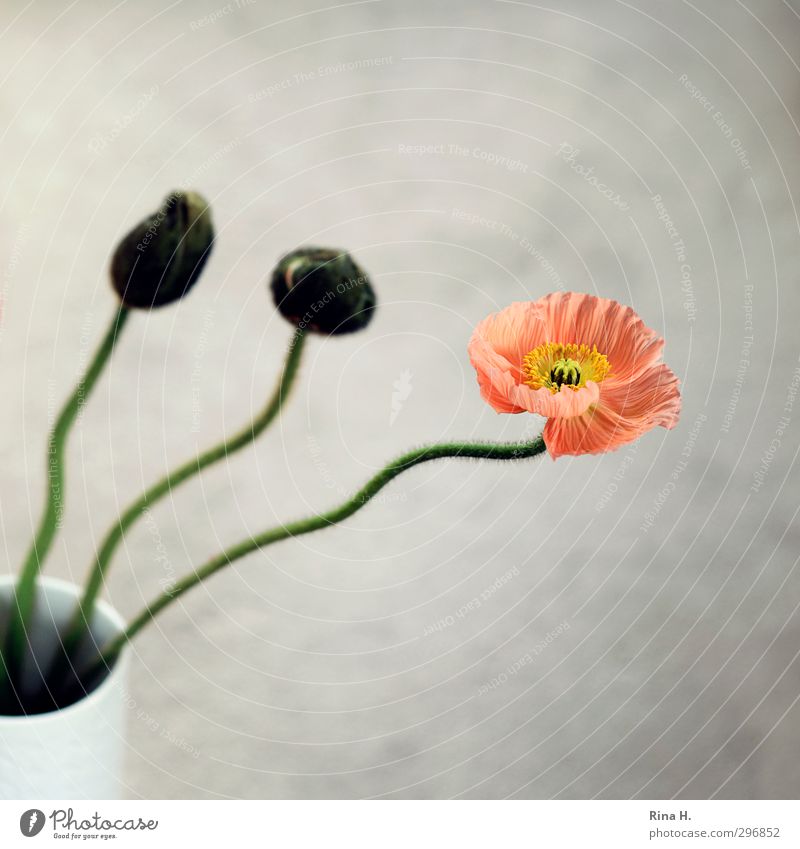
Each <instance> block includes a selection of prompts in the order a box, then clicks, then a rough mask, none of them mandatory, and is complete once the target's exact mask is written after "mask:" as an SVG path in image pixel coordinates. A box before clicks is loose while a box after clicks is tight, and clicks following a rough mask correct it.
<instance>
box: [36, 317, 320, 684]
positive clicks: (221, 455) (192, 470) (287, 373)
mask: <svg viewBox="0 0 800 849" xmlns="http://www.w3.org/2000/svg"><path fill="white" fill-rule="evenodd" d="M305 339H306V333H305V331H303V330H302V329H300V328H298V329H297V330H295V332H294V334H293V336H292V340H291V342H290V344H289V349H288V351H287V352H286V360H285V362H284V366H283V370H282V372H281V376H280V378H279V380H278V384H277V386H276V387H275V390H274V392H273V394H272V397H271V398H270V399H269V401H268V402H267V404H266V406H265V407H264V408H263V409H262V410H261V412H260V413H259V414H258V415H257V416H256V417H255V418H254V419H253V420H252V421H251V422H250V423H249V424H247V425H246V426H245V427H243V428H242V429H241V430H240V431H238V433H235V434H234V435H233V436H230V437H228V438H227V439H224V440H223V441H222V442H220V443H219V444H218V445H215V446H214V447H213V448H209V449H208V450H207V451H204V452H203V453H202V454H200V455H198V456H197V457H195V458H194V459H193V460H189V461H188V462H186V463H184V464H183V465H182V466H179V467H178V468H177V469H174V470H173V471H171V472H168V473H167V474H166V475H165V476H164V477H163V478H161V480H159V481H157V482H156V483H154V484H153V485H152V486H151V487H149V488H148V489H146V490H145V491H144V492H143V493H142V494H141V495H140V496H139V497H138V498H137V499H136V500H135V501H134V502H133V503H131V504H130V505H129V506H128V508H127V509H126V510H125V511H124V512H123V513H122V514H121V515H120V516H119V518H118V520H117V521H116V522H115V523H114V524H113V525H112V526H111V528H110V529H109V530H108V532H107V533H106V535H105V537H104V538H103V542H102V543H101V545H100V548H99V549H98V551H97V554H96V556H95V561H94V566H93V568H92V572H91V574H90V576H89V580H88V582H87V584H86V588H85V590H84V594H83V597H82V598H81V600H80V602H79V603H78V606H77V607H76V609H75V612H74V614H73V615H72V618H71V619H70V624H69V626H68V628H67V630H66V632H65V636H64V639H63V641H62V645H63V653H59V656H60V658H61V661H62V665H63V666H66V664H67V662H69V660H70V658H71V657H72V655H73V654H74V652H75V650H76V649H77V647H78V645H79V644H80V643H81V640H82V638H83V637H84V635H85V634H86V633H87V631H88V627H89V624H88V623H89V622H91V619H92V612H93V610H94V606H95V603H96V601H97V597H98V595H99V594H100V590H101V589H102V586H103V581H104V579H105V576H106V574H107V572H108V569H109V567H110V566H111V561H112V558H113V556H114V553H115V551H116V549H117V546H119V544H120V543H121V542H122V539H123V537H124V536H125V534H126V533H127V531H128V530H129V529H130V527H131V526H132V525H133V524H134V523H135V522H136V521H137V519H139V517H141V516H142V515H143V514H144V513H145V512H146V511H147V510H149V509H150V508H151V507H152V506H153V505H154V504H155V503H156V502H158V501H160V500H161V499H162V498H164V496H166V495H167V494H168V493H170V492H171V491H172V490H173V489H175V488H176V487H177V486H179V485H180V484H182V483H184V482H185V481H187V480H189V479H190V478H192V477H194V476H195V475H198V474H200V472H202V471H203V469H206V468H208V467H209V466H212V465H213V464H214V463H217V462H219V461H220V460H224V459H225V458H226V457H229V456H230V455H231V454H234V453H236V452H237V451H239V450H241V449H242V448H244V447H245V446H247V445H249V444H250V443H252V442H253V441H254V440H255V439H256V437H257V436H259V435H260V434H261V433H263V432H264V430H266V428H267V427H268V425H269V424H270V423H271V422H272V421H273V419H274V418H275V417H276V416H277V415H278V413H279V412H280V410H281V407H282V406H283V403H284V402H285V401H286V399H287V397H288V395H289V391H290V389H291V388H292V384H293V383H294V379H295V377H296V376H297V372H298V368H299V365H300V358H301V355H302V352H303V344H304V342H305ZM54 671H55V670H54ZM48 679H49V680H50V681H53V682H54V683H55V682H56V679H55V678H51V677H50V676H48Z"/></svg>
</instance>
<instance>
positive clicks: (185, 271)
mask: <svg viewBox="0 0 800 849" xmlns="http://www.w3.org/2000/svg"><path fill="white" fill-rule="evenodd" d="M213 245H214V225H213V224H212V223H211V210H210V208H209V206H208V203H206V200H205V199H204V198H203V197H202V196H201V195H199V194H197V193H196V192H183V191H175V192H172V193H171V194H169V195H167V197H166V198H165V200H164V203H163V204H161V207H160V209H158V211H157V212H154V213H153V214H152V215H150V216H148V217H147V218H145V219H144V221H141V222H140V223H139V224H137V225H136V227H134V228H133V230H131V231H130V233H128V235H127V236H125V237H124V238H123V240H122V241H121V242H120V243H119V245H118V246H117V249H116V251H114V256H113V258H112V260H111V284H112V285H113V287H114V289H115V290H116V292H117V294H118V295H119V296H120V298H121V299H122V302H123V303H124V304H125V306H128V307H140V308H143V309H149V308H150V307H160V306H163V305H164V304H169V303H172V301H177V300H180V298H182V297H183V296H184V295H185V294H186V293H187V292H188V291H189V289H191V288H192V286H193V285H194V284H195V283H196V282H197V278H198V277H199V276H200V272H201V271H202V270H203V266H204V265H205V264H206V260H207V259H208V256H209V254H210V253H211V248H212V247H213Z"/></svg>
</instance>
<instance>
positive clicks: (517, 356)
mask: <svg viewBox="0 0 800 849" xmlns="http://www.w3.org/2000/svg"><path fill="white" fill-rule="evenodd" d="M663 347H664V340H663V339H661V338H660V337H659V336H658V335H657V334H656V333H655V332H654V331H653V330H651V329H650V328H649V327H647V326H646V325H645V324H644V322H643V321H642V320H641V318H639V316H638V315H637V314H636V313H635V312H634V311H633V310H632V309H631V308H630V307H626V306H623V305H622V304H618V303H617V302H616V301H611V300H608V299H606V298H596V297H594V296H593V295H584V294H579V293H577V292H554V293H552V294H550V295H547V296H546V297H544V298H541V299H540V300H538V301H525V302H518V303H513V304H511V305H510V306H508V307H506V308H505V309H504V310H501V311H500V312H498V313H494V314H493V315H490V316H488V317H487V318H485V319H484V320H483V321H482V322H481V323H480V324H479V325H478V326H477V327H476V328H475V332H474V333H473V334H472V339H471V340H470V343H469V349H468V350H469V357H470V360H471V361H472V365H473V366H475V369H476V371H477V372H478V384H479V385H480V389H481V395H482V396H483V398H484V400H485V401H487V402H488V403H489V404H490V405H491V406H492V407H493V408H494V409H495V410H496V411H497V412H498V413H538V414H539V415H541V416H544V417H545V418H546V419H547V424H546V425H545V428H544V434H543V435H544V441H545V445H546V446H547V450H548V451H549V452H550V455H551V456H552V457H553V458H554V459H555V458H556V457H560V456H561V455H563V454H601V453H603V452H605V451H613V450H615V449H616V448H619V447H620V446H621V445H626V444H627V443H629V442H633V441H634V440H635V439H637V438H638V437H640V436H641V435H642V434H643V433H646V432H647V431H648V430H650V429H651V428H654V427H656V425H661V426H662V427H666V428H672V427H675V425H676V424H677V423H678V417H679V415H680V408H681V397H680V393H679V391H678V378H677V377H675V375H674V374H673V373H672V372H671V371H670V369H669V368H668V367H667V366H666V365H665V364H664V363H663V362H661V352H662V349H663Z"/></svg>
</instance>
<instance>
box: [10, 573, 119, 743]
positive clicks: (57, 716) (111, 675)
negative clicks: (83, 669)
mask: <svg viewBox="0 0 800 849" xmlns="http://www.w3.org/2000/svg"><path fill="white" fill-rule="evenodd" d="M16 583H17V577H16V576H15V575H0V593H2V592H3V590H5V589H7V588H9V587H11V588H13V587H14V586H15V585H16ZM36 585H37V587H40V586H45V587H47V588H48V589H50V590H55V591H56V592H61V593H65V594H67V595H71V596H73V597H74V598H75V599H77V598H79V597H80V593H81V587H80V586H79V585H78V584H73V583H72V582H71V581H66V580H64V579H63V578H53V577H51V576H49V575H42V576H40V577H39V578H37V580H36ZM95 611H96V613H97V615H98V616H100V617H101V618H102V619H104V620H105V621H106V623H107V624H109V625H111V627H112V628H113V629H114V631H116V632H117V633H122V632H123V631H124V630H125V620H124V619H123V618H122V616H121V614H120V613H119V612H118V611H117V609H116V608H115V607H112V606H111V605H110V604H109V603H108V602H107V601H103V600H102V599H98V600H97V602H96V606H95ZM127 662H128V647H127V646H125V648H123V649H122V651H121V652H120V654H119V656H118V657H117V659H116V660H115V661H114V663H113V665H112V666H111V668H110V670H109V672H108V674H107V675H106V677H105V678H104V679H103V680H102V681H101V682H100V683H99V684H98V685H97V686H96V687H95V688H94V689H93V690H92V691H91V692H90V693H87V694H86V695H85V696H83V697H82V698H80V699H78V701H76V702H73V703H72V704H71V705H67V707H65V708H59V709H58V710H48V711H45V712H44V713H29V714H22V715H20V716H12V715H9V714H0V727H2V726H3V725H5V726H9V725H22V724H24V725H31V724H33V723H38V724H42V725H44V724H46V723H48V722H54V721H58V720H65V719H69V718H71V717H73V716H77V715H78V714H79V713H80V712H81V711H82V710H87V709H90V708H91V707H92V706H93V705H94V703H95V702H97V701H99V700H100V699H101V698H102V697H103V694H104V693H105V692H106V690H108V689H110V688H111V687H112V686H114V685H115V684H116V683H117V682H119V681H121V680H123V670H124V667H125V666H126V665H127Z"/></svg>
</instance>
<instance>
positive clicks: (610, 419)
mask: <svg viewBox="0 0 800 849" xmlns="http://www.w3.org/2000/svg"><path fill="white" fill-rule="evenodd" d="M606 384H610V385H608V386H607V385H606ZM680 411H681V396H680V392H679V391H678V378H677V377H675V375H674V374H673V373H672V372H671V371H670V369H669V368H668V367H667V366H666V365H664V364H663V363H660V364H659V365H656V366H653V367H651V368H649V369H648V370H647V371H645V372H644V373H641V374H639V375H638V376H637V378H636V380H635V381H627V382H626V381H621V380H611V379H607V380H605V381H603V383H602V384H601V387H600V401H599V402H598V404H597V405H596V406H595V407H594V408H592V409H591V410H587V411H586V412H585V413H584V414H583V415H580V416H575V417H573V418H550V419H548V421H547V424H546V425H545V428H544V442H545V445H546V446H547V450H548V451H549V453H550V456H551V457H552V458H553V459H555V458H556V457H561V456H562V455H564V454H573V455H579V454H602V453H604V452H606V451H614V450H616V449H617V448H619V447H620V446H622V445H627V444H628V443H630V442H633V441H634V440H636V439H638V438H639V437H640V436H642V434H644V433H647V431H648V430H651V429H652V428H654V427H657V426H661V427H665V428H668V429H670V428H673V427H675V425H676V424H677V423H678V418H679V416H680Z"/></svg>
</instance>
